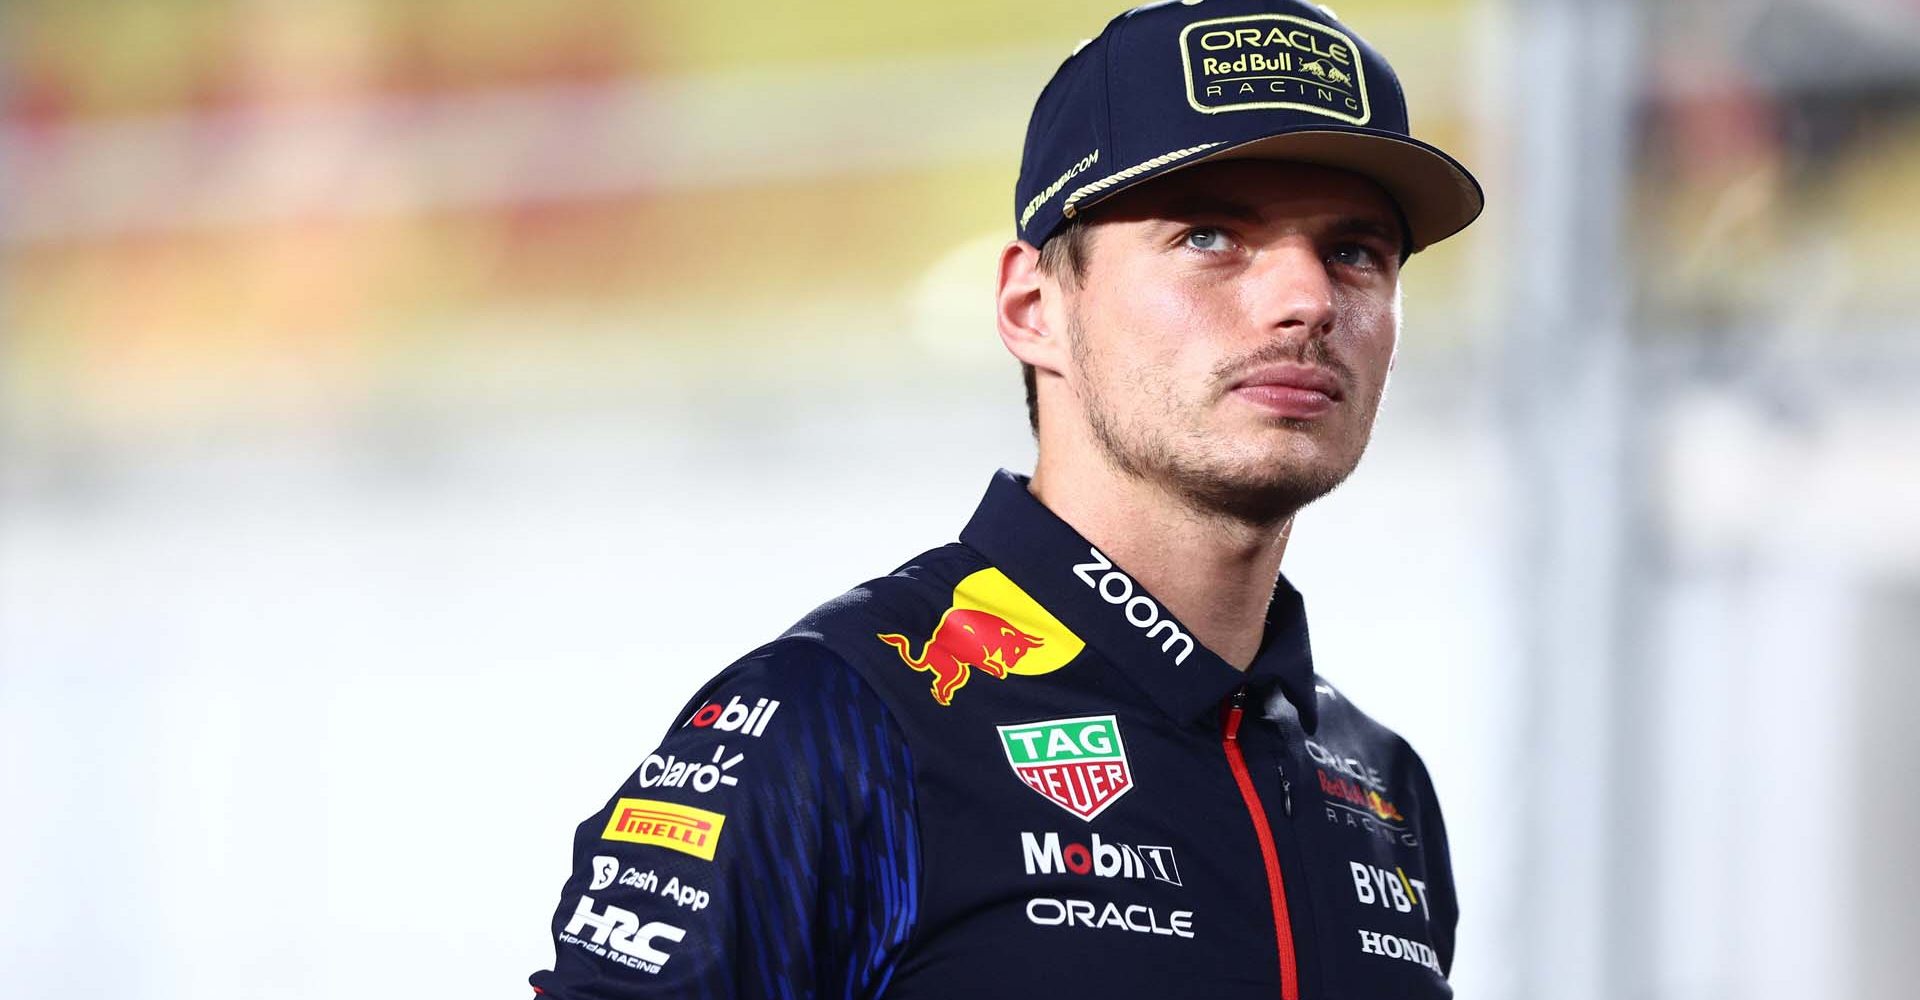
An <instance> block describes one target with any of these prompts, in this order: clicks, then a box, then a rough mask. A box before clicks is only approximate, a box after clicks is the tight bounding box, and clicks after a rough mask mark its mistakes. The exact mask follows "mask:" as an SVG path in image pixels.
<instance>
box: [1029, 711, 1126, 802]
mask: <svg viewBox="0 0 1920 1000" xmlns="http://www.w3.org/2000/svg"><path fill="white" fill-rule="evenodd" d="M998 728H999V730H1000V744H1001V746H1002V747H1004V748H1005V749H1006V751H1007V763H1008V764H1011V765H1013V773H1014V774H1017V775H1019V776H1020V780H1021V781H1024V782H1026V783H1027V787H1029V788H1032V789H1033V790H1034V791H1036V792H1039V793H1040V794H1041V795H1043V796H1045V797H1046V798H1047V800H1048V801H1050V802H1052V803H1053V804H1054V805H1057V806H1059V807H1060V808H1062V809H1065V810H1066V811H1068V812H1070V813H1072V814H1074V815H1075V816H1078V817H1080V818H1081V819H1084V820H1088V821H1092V819H1093V818H1094V817H1095V816H1098V815H1100V813H1101V812H1103V811H1105V810H1106V808H1107V807H1108V806H1110V805H1113V803H1114V800H1116V799H1118V798H1119V797H1120V796H1122V795H1125V794H1126V792H1127V789H1129V788H1132V787H1133V771H1132V769H1130V768H1128V767H1127V749H1126V747H1125V746H1124V745H1123V744H1121V742H1120V723H1119V722H1118V720H1116V719H1115V718H1114V717H1113V716H1111V715H1090V716H1086V717H1085V718H1079V719H1051V720H1048V721H1046V722H1029V723H1025V724H1022V725H1018V726H1000V727H998Z"/></svg>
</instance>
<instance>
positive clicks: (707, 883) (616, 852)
mask: <svg viewBox="0 0 1920 1000" xmlns="http://www.w3.org/2000/svg"><path fill="white" fill-rule="evenodd" d="M1016 193H1017V198H1016V203H1015V213H1016V222H1017V225H1018V238H1017V239H1016V240H1015V241H1014V242H1013V243H1011V244H1010V245H1008V247H1007V248H1006V250H1005V251H1004V252H1003V254H1002V256H1001V261H1000V274H999V294H998V316H999V327H1000V335H1001V339H1002V340H1003V341H1004V343H1005V344H1006V346H1007V349H1008V350H1009V351H1011V352H1012V353H1013V354H1014V356H1015V357H1017V358H1019V359H1020V361H1021V362H1022V363H1023V365H1024V366H1025V369H1026V373H1027V378H1028V386H1029V406H1030V413H1031V417H1032V419H1033V420H1034V423H1035V432H1036V435H1037V437H1038V439H1039V462H1038V466H1037V468H1036V470H1035V473H1034V475H1033V477H1032V479H1031V480H1028V479H1025V478H1023V477H1019V476H1015V475H1013V474H1011V473H1006V472H1002V473H1001V474H999V475H998V476H997V477H995V478H994V480H993V482H992V484H991V485H990V486H989V487H988V490H987V493H986V497H985V499H984V500H983V501H982V503H981V505H980V508H979V510H978V512H977V513H976V514H975V515H974V517H973V519H972V521H971V522H970V523H969V524H968V525H967V526H966V527H965V528H964V529H963V530H962V531H961V532H960V539H959V542H958V543H955V544H949V545H946V546H943V547H941V548H937V549H934V550H932V551H930V552H927V553H925V554H923V555H921V556H919V557H917V558H915V559H914V560H912V561H911V562H909V563H907V564H906V565H905V566H903V567H901V568H900V569H898V570H896V571H894V572H893V573H892V574H891V575H889V576H886V577H882V578H880V579H877V580H874V581H871V582H869V583H867V584H864V585H862V586H860V587H858V588H856V589H855V590H853V591H852V592H850V593H848V594H847V595H845V596H843V597H841V598H839V599H838V600H836V601H833V602H832V603H829V604H827V605H825V606H824V607H822V608H820V609H819V610H818V611H816V612H815V613H813V614H812V615H810V616H809V617H808V618H806V619H805V620H803V621H802V622H801V623H800V624H798V625H796V626H795V627H794V628H793V629H792V630H791V631H789V632H788V633H787V634H785V635H783V636H781V637H779V638H778V639H776V640H774V641H773V642H771V643H769V644H767V645H765V646H762V647H760V648H759V649H758V650H755V651H754V652H752V653H750V654H749V655H748V656H746V658H744V659H742V660H740V661H739V662H737V663H735V664H733V665H732V666H730V667H728V668H727V669H726V670H725V671H723V672H722V673H721V674H720V675H719V677H718V678H716V679H715V680H714V681H713V682H711V683H710V684H709V685H708V686H707V687H706V688H705V689H704V690H703V691H701V692H700V694H698V695H697V696H696V697H695V698H694V699H693V700H692V701H691V702H689V703H688V704H687V707H686V709H685V711H684V712H683V713H682V714H681V715H680V716H679V717H678V720H677V721H676V723H675V726H674V728H673V729H672V730H671V731H670V732H669V733H668V734H667V736H666V739H665V740H664V742H663V743H662V744H661V746H660V748H659V750H658V751H657V752H656V753H655V754H653V755H651V756H649V757H647V758H646V760H645V761H644V762H642V763H641V765H640V767H639V768H638V770H637V771H636V772H635V773H634V775H633V776H632V778H630V779H629V780H628V782H627V783H626V784H625V785H623V786H622V787H621V788H620V789H619V791H618V792H617V793H616V794H615V795H614V797H613V799H612V801H610V802H609V803H608V804H607V805H606V806H605V807H604V808H603V809H602V810H601V811H600V812H599V813H598V814H596V815H595V816H593V817H592V818H591V819H589V820H588V821H587V822H586V823H584V824H583V825H582V826H581V827H580V828H579V832H578V834H577V836H576V839H575V855H576V867H575V872H574V875H573V876H572V878H571V879H570V880H569V882H568V883H567V885H566V887H565V889H564V890H563V892H562V895H561V901H560V907H559V911H558V912H557V914H556V915H555V917H554V920H553V929H554V933H555V936H556V940H557V946H556V951H557V963H556V968H555V970H554V971H552V972H542V973H538V974H536V975H535V976H534V977H533V983H534V985H535V987H536V988H537V989H538V990H539V991H541V992H543V993H545V994H547V995H550V996H554V997H560V998H568V1000H573V998H587V997H592V998H611V997H775V996H777V997H828V996H831V997H879V996H884V997H886V998H889V1000H897V998H919V997H974V996H1009V995H1022V996H1029V995H1037V994H1036V992H1035V991H1038V990H1043V989H1053V990H1058V991H1061V992H1060V993H1059V994H1057V995H1064V996H1098V997H1155V998H1159V997H1211V998H1219V997H1224V998H1255V997H1258V998H1273V997H1283V998H1295V997H1313V998H1331V997H1342V998H1357V997H1438V996H1447V995H1450V993H1451V991H1450V989H1449V988H1448V986H1447V983H1446V979H1445V976H1446V971H1447V969H1448V967H1449V965H1450V963H1451V961H1452V954H1453V932H1454V923H1455V918H1456V913H1457V911H1456V909H1455V904H1454V895H1453V885H1452V877H1451V874H1450V871H1449V868H1448V857H1447V842H1446V834H1445V831H1444V829H1443V827H1442V824H1441V819H1440V812H1439V808H1438V806H1437V804H1436V802H1435V797H1434V792H1433V788H1432V785H1431V782H1430V781H1429V779H1428V776H1427V773H1426V771H1425V768H1424V767H1423V766H1422V764H1421V763H1420V761H1419V759H1418V758H1417V757H1416V756H1415V755H1414V753H1413V751H1412V750H1411V749H1410V748H1409V747H1408V746H1407V745H1406V744H1405V743H1404V742H1403V741H1401V740H1400V739H1399V738H1398V737H1396V736H1395V735H1394V734H1393V733H1391V732H1389V731H1388V730H1386V729H1385V728H1383V727H1382V726H1380V725H1379V724H1377V723H1375V722H1374V721H1372V720H1371V719H1369V718H1368V717H1367V716H1366V715H1364V714H1363V713H1362V712H1361V711H1360V710H1359V709H1358V708H1356V707H1355V706H1354V705H1353V704H1352V703H1351V702H1349V701H1347V700H1346V699H1345V698H1343V697H1341V696H1340V695H1339V694H1338V693H1337V692H1336V691H1335V690H1334V689H1333V688H1332V686H1331V685H1329V684H1327V683H1326V682H1325V681H1322V680H1319V679H1317V678H1316V676H1315V674H1314V672H1313V665H1312V661H1311V655H1310V652H1309V647H1308V642H1307V631H1306V621H1305V616H1304V611H1303V608H1302V603H1301V600H1300V597H1299V595H1298V594H1297V593H1296V592H1295V591H1294V589H1293V588H1292V587H1291V586H1290V585H1288V583H1287V582H1286V581H1285V579H1284V578H1280V577H1279V575H1278V574H1279V566H1280V558H1281V554H1282V552H1283V551H1284V549H1285V547H1286V541H1287V529H1288V526H1289V525H1290V524H1291V520H1292V517H1293V515H1294V514H1295V513H1296V512H1297V511H1298V510H1299V509H1300V508H1301V507H1302V506H1304V505H1306V504H1307V503H1309V502H1311V501H1313V500H1315V499H1317V498H1319V497H1320V496H1322V495H1324V494H1326V493H1327V492H1328V491H1329V490H1331V489H1333V488H1334V487H1335V486H1336V485H1337V484H1338V483H1339V482H1340V481H1341V480H1342V479H1344V478H1345V477H1346V476H1347V475H1348V474H1349V473H1350V472H1351V471H1352V470H1353V468H1354V466H1355V464H1356V463H1357V462H1358V461H1359V458H1360V454H1361V451H1362V450H1363V448H1364V447H1365V445H1366V442H1367V439H1368V436H1369V434H1370V431H1371V428H1372V423H1373V418H1374V413H1375V410H1376V408H1377V406H1378V404H1379V402H1380V397H1381V393H1382V390H1383V389H1384V387H1385V384H1386V378H1387V372H1388V370H1389V369H1390V368H1391V367H1392V364H1393V357H1394V349H1395V343H1396V339H1397V336H1398V329H1399V322H1400V298H1399V268H1400V265H1401V263H1402V261H1403V260H1404V258H1405V255H1406V254H1407V253H1410V252H1412V251H1415V250H1418V249H1420V248H1422V247H1425V246H1427V245H1429V244H1431V243H1432V242H1434V241H1435V240H1438V239H1441V238H1443V237H1445V236H1448V235H1451V234H1452V233H1454V232H1457V231H1458V230H1459V229H1461V228H1462V227H1464V226H1465V225H1467V223H1469V222H1470V221H1472V219H1473V218H1474V216H1475V215H1477V214H1478V212H1479V210H1480V205H1481V196H1480V191H1479V188H1478V186H1477V185H1476V184H1475V182H1474V181H1473V179H1472V178H1471V177H1470V176H1469V175H1468V173H1467V172H1466V170H1465V169H1464V168H1462V167H1460V166H1459V164H1457V163H1455V162H1454V161H1453V160H1452V159H1451V158H1449V157H1447V156H1446V155H1445V154H1443V153H1441V152H1439V151H1438V150H1435V149H1433V148H1432V147H1429V146H1426V145H1424V144H1422V143H1419V142H1417V141H1415V140H1413V139H1411V138H1410V137H1409V136H1408V135H1407V124H1406V111H1405V107H1404V106H1403V104H1402V102H1401V96H1400V88H1399V84H1398V81H1397V80H1396V79H1395V77H1394V76H1393V73H1392V70H1391V69H1390V68H1389V67H1388V66H1387V64H1386V62H1385V61H1384V60H1383V59H1382V58H1381V57H1380V56H1379V54H1378V53H1376V52H1374V51H1373V50H1372V49H1371V48H1370V47H1368V46H1367V45H1366V44H1365V43H1363V42H1361V41H1360V40H1359V39H1358V38H1356V37H1355V36H1353V34H1352V33H1351V32H1350V31H1349V30H1348V29H1346V28H1345V27H1344V26H1342V25H1341V24H1339V23H1338V22H1337V21H1335V20H1334V19H1333V16H1332V15H1331V14H1330V13H1328V12H1327V11H1325V10H1324V9H1322V8H1319V7H1316V6H1311V5H1306V4H1302V3H1297V2H1292V0H1204V2H1195V0H1187V2H1184V3H1164V4H1157V5H1151V6H1148V7H1142V8H1139V9H1137V10H1134V11H1131V12H1129V13H1127V14H1124V15H1122V16H1120V17H1118V18H1116V19H1115V20H1114V21H1113V22H1112V23H1111V24H1109V25H1108V26H1107V28H1106V30H1105V31H1104V32H1103V33H1102V34H1101V35H1100V37H1099V38H1097V39H1095V40H1094V41H1092V42H1090V43H1088V44H1087V45H1085V46H1084V47H1083V48H1082V49H1080V50H1079V51H1077V52H1076V54H1075V55H1073V56H1072V57H1070V58H1069V59H1068V60H1067V61H1066V63H1065V64H1063V65H1062V66H1061V68H1060V69H1059V71H1058V72H1057V73H1056V74H1055V76H1054V78H1053V80H1052V81H1051V82H1050V83H1049V84H1048V86H1047V88H1046V89H1045V91H1043V93H1042V94H1041V96H1040V99H1039V102H1038V104H1037V106H1036V107H1035V109H1034V113H1033V117H1032V121H1031V124H1030V126H1029V131H1028V136H1027V144H1026V151H1025V155H1024V158H1023V162H1022V166H1021V175H1020V180H1019V184H1018V189H1017V192H1016Z"/></svg>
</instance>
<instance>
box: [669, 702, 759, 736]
mask: <svg viewBox="0 0 1920 1000" xmlns="http://www.w3.org/2000/svg"><path fill="white" fill-rule="evenodd" d="M779 710H780V703H779V702H777V701H769V700H767V699H765V698H762V699H760V700H759V701H756V702H754V703H753V707H752V708H748V707H747V706H746V703H745V702H742V701H741V700H740V698H739V696H738V695H736V696H734V697H732V698H729V699H727V703H726V705H724V706H722V705H721V704H720V703H719V702H717V701H715V702H708V703H707V704H705V705H702V706H700V710H699V711H697V712H695V713H693V717H692V718H689V719H688V720H687V721H686V725H688V726H692V727H693V728H695V729H709V728H711V729H718V730H720V731H721V732H725V733H739V734H740V735H742V736H759V735H760V734H761V733H764V732H766V731H767V723H769V722H772V721H773V713H775V712H777V711H779Z"/></svg>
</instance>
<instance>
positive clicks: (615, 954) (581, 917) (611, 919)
mask: <svg viewBox="0 0 1920 1000" xmlns="http://www.w3.org/2000/svg"><path fill="white" fill-rule="evenodd" d="M595 906H596V904H595V903H594V900H593V897H592V896H586V895H583V896H581V897H580V902H579V904H578V905H577V906H575V907H574V908H573V918H572V919H570V920H568V921H567V927H566V930H564V931H562V932H561V934H560V943H561V944H571V945H577V946H579V947H581V948H584V949H586V950H587V951H589V952H591V953H593V954H594V955H597V956H599V957H600V958H603V959H606V960H607V961H609V962H614V963H617V964H619V965H624V966H626V967H627V968H629V969H638V970H640V971H641V972H645V973H650V974H656V975H657V974H658V973H659V972H660V967H661V966H663V965H665V964H667V960H668V959H670V958H672V957H673V956H672V955H670V954H668V953H667V952H666V951H665V950H663V949H662V947H661V944H662V943H663V942H664V943H667V944H678V943H679V942H680V941H682V940H684V939H685V938H686V936H687V932H686V931H685V930H683V929H681V928H679V927H675V926H673V925H672V924H668V923H662V922H660V921H658V920H656V921H653V922H652V923H648V924H642V923H641V922H640V917H639V916H638V915H636V914H635V913H634V912H633V911H632V910H623V909H621V908H620V907H618V906H614V905H613V904H611V903H609V904H607V907H606V910H605V912H598V911H596V909H595ZM588 929H591V930H592V933H590V934H588V935H587V936H586V937H584V938H583V937H580V936H579V935H580V932H581V931H585V930H588Z"/></svg>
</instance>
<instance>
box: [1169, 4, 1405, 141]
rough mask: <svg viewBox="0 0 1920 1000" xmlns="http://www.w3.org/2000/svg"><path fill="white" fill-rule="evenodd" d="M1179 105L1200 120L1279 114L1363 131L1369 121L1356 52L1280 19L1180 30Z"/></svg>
mask: <svg viewBox="0 0 1920 1000" xmlns="http://www.w3.org/2000/svg"><path fill="white" fill-rule="evenodd" d="M1180 58H1181V60H1182V64H1183V65H1184V66H1185V68H1186V79H1187V103H1188V104H1189V105H1191V106H1192V108H1193V110H1195V111H1198V112H1201V113H1202V114H1209V115H1212V114H1219V113H1221V112H1224V111H1253V110H1257V109H1260V108H1283V109H1287V110H1291V111H1306V112H1310V113H1312V114H1316V115H1325V116H1327V117H1328V118H1332V119H1335V120H1337V121H1341V122H1345V123H1347V124H1349V125H1365V124H1366V123H1367V121H1368V120H1369V119H1371V118H1372V117H1373V109H1372V107H1371V106H1370V104H1369V102H1368V101H1367V74H1366V70H1365V68H1364V67H1362V66H1361V64H1360V48H1359V46H1357V45H1355V44H1354V42H1353V39H1352V38H1349V37H1347V35H1346V33H1345V32H1343V31H1341V30H1339V29H1338V28H1334V27H1332V26H1330V25H1325V24H1321V23H1320V22H1318V21H1310V20H1308V19H1306V18H1304V17H1293V16H1291V15H1288V14H1250V15H1247V16H1245V17H1222V18H1216V19H1214V20H1211V21H1195V22H1194V23H1192V24H1189V25H1187V27H1186V28H1185V30H1183V31H1181V32H1180Z"/></svg>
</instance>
